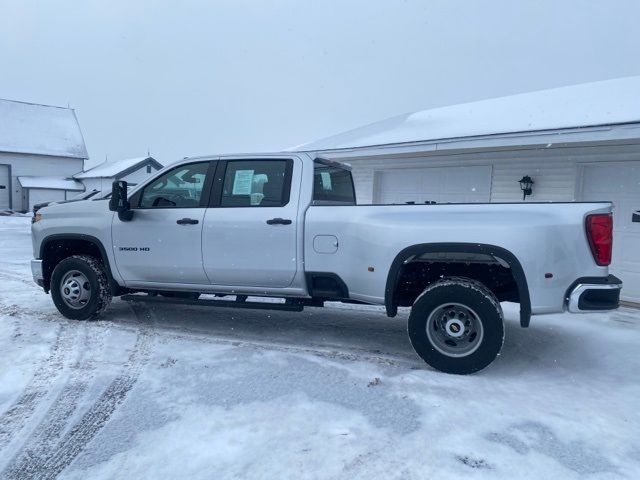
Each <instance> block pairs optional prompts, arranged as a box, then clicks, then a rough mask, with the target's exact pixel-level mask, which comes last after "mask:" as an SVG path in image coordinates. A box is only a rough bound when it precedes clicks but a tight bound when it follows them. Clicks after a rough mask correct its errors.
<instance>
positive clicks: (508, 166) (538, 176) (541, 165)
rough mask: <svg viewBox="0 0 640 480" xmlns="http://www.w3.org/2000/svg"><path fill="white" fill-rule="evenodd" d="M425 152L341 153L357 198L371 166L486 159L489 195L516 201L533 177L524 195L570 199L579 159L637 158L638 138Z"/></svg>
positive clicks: (370, 194)
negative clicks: (523, 185)
mask: <svg viewBox="0 0 640 480" xmlns="http://www.w3.org/2000/svg"><path fill="white" fill-rule="evenodd" d="M429 153H430V154H429V155H425V156H411V157H368V158H348V159H341V161H345V162H347V163H349V164H351V165H352V167H353V175H354V180H355V186H356V195H357V197H358V203H361V204H364V203H372V202H373V199H374V189H375V188H376V185H375V172H376V171H382V170H387V169H392V168H420V167H426V166H462V165H491V166H492V167H493V175H492V185H491V201H492V202H521V201H522V191H521V190H520V185H519V184H518V180H519V179H520V178H522V176H523V175H529V176H531V177H532V178H533V180H534V182H535V184H534V186H533V195H531V196H529V197H527V200H526V201H573V200H576V177H577V170H578V165H579V164H582V163H594V162H607V161H626V160H640V144H630V145H598V146H590V147H563V148H540V149H521V150H516V149H514V150H501V151H492V152H491V151H490V152H487V151H476V152H464V153H455V152H451V153H449V154H440V153H438V152H429Z"/></svg>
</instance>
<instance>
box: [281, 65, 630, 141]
mask: <svg viewBox="0 0 640 480" xmlns="http://www.w3.org/2000/svg"><path fill="white" fill-rule="evenodd" d="M639 91H640V76H633V77H625V78H617V79H612V80H604V81H599V82H591V83H583V84H578V85H571V86H567V87H560V88H552V89H547V90H540V91H535V92H529V93H521V94H518V95H510V96H506V97H499V98H492V99H489V100H480V101H476V102H470V103H463V104H459V105H452V106H446V107H440V108H434V109H429V110H421V111H417V112H413V113H407V114H403V115H398V116H395V117H391V118H388V119H386V120H382V121H379V122H375V123H371V124H369V125H365V126H363V127H359V128H355V129H353V130H349V131H347V132H344V133H340V134H338V135H333V136H330V137H326V138H322V139H320V140H317V141H313V142H310V143H306V144H302V145H298V146H295V147H292V148H291V149H290V150H291V151H320V150H339V149H347V148H361V147H370V146H376V145H395V144H405V143H412V142H432V141H439V140H451V139H461V138H470V137H480V136H488V135H501V134H513V133H520V132H537V131H549V130H558V129H568V128H583V127H595V126H602V125H617V124H628V123H637V122H640V95H638V92H639Z"/></svg>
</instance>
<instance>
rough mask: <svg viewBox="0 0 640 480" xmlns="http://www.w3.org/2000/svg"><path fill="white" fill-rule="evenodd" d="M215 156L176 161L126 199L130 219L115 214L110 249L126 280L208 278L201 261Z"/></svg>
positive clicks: (194, 281) (195, 280)
mask: <svg viewBox="0 0 640 480" xmlns="http://www.w3.org/2000/svg"><path fill="white" fill-rule="evenodd" d="M214 170H215V162H209V161H204V162H203V161H200V162H194V163H188V164H182V165H179V166H177V167H175V168H173V169H171V170H169V171H167V172H166V173H164V174H163V175H161V176H159V177H157V178H155V179H153V180H152V181H151V182H149V183H148V184H147V185H146V186H145V187H144V188H143V189H142V190H140V191H138V192H136V193H135V194H134V195H133V196H132V197H131V199H130V202H131V207H132V210H133V211H134V214H133V219H132V220H131V221H128V222H123V221H120V220H119V219H118V216H117V215H114V218H113V224H112V236H113V254H114V256H115V259H116V265H117V268H118V272H119V273H120V275H121V276H122V277H123V278H124V280H125V281H126V282H127V283H128V284H130V283H132V282H133V283H136V282H154V283H192V284H202V285H207V284H208V283H209V281H208V279H207V276H206V274H205V272H204V268H203V267H202V226H203V220H204V214H205V211H206V207H207V203H208V201H209V190H210V184H211V181H212V180H213V173H214Z"/></svg>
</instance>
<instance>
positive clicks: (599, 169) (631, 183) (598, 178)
mask: <svg viewBox="0 0 640 480" xmlns="http://www.w3.org/2000/svg"><path fill="white" fill-rule="evenodd" d="M620 169H623V170H624V174H623V175H621V173H620ZM584 180H585V185H588V186H589V193H590V194H591V196H593V194H605V195H606V194H610V193H613V192H618V193H627V194H631V193H632V192H633V191H634V190H636V191H638V189H640V166H638V165H627V166H624V167H619V166H618V165H604V166H601V165H589V166H588V167H586V170H585V175H584ZM591 200H606V198H599V199H598V198H593V197H592V198H591Z"/></svg>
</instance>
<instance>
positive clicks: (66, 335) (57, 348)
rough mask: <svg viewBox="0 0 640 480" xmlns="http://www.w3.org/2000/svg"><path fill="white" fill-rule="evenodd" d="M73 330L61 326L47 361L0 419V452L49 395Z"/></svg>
mask: <svg viewBox="0 0 640 480" xmlns="http://www.w3.org/2000/svg"><path fill="white" fill-rule="evenodd" d="M74 338H75V332H74V329H73V328H71V327H70V326H69V325H68V324H65V323H63V324H61V325H60V327H59V328H58V332H57V333H56V338H55V340H54V342H53V345H52V347H51V350H50V352H49V355H48V356H47V358H45V359H44V360H43V361H41V362H40V363H39V364H38V366H37V367H36V370H35V373H34V375H33V377H32V378H31V380H30V381H29V383H27V385H26V386H25V388H24V389H23V391H22V393H21V394H20V396H18V398H17V399H16V400H15V401H14V402H13V404H12V405H11V407H9V409H8V410H6V411H5V412H4V413H2V414H1V415H0V450H2V449H4V448H5V447H6V446H7V445H8V444H9V443H10V442H11V440H12V439H13V437H14V435H15V434H16V433H18V432H19V431H20V430H22V428H23V427H24V426H25V424H26V423H27V421H28V419H29V418H30V417H31V415H33V412H34V411H35V410H36V407H37V406H38V404H39V402H40V401H41V400H42V399H43V397H45V395H47V393H49V387H51V385H53V383H54V382H55V381H56V379H57V377H58V376H59V375H60V373H61V372H62V369H63V368H64V364H65V361H66V359H67V357H68V356H69V354H70V352H71V351H72V345H73V341H74Z"/></svg>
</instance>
